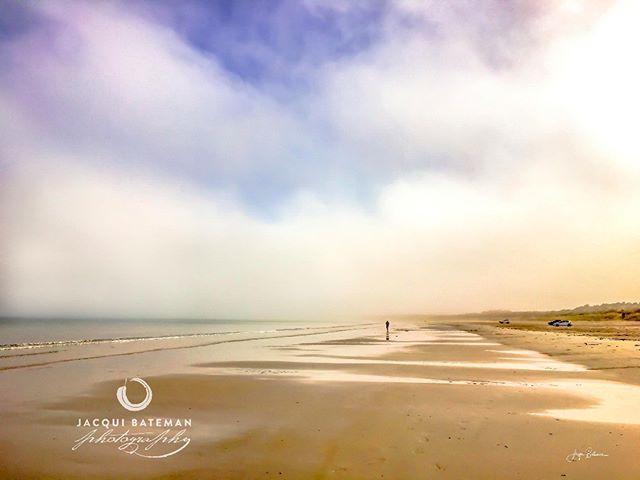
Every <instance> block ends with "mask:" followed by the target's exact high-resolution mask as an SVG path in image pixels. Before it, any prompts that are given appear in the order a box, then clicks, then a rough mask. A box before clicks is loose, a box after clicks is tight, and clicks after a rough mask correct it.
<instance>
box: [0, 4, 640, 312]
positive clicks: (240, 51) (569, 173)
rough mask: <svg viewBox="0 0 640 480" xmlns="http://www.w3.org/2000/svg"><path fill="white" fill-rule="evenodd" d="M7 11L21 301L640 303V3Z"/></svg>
mask: <svg viewBox="0 0 640 480" xmlns="http://www.w3.org/2000/svg"><path fill="white" fill-rule="evenodd" d="M0 11H1V15H0V65H1V66H0V129H1V130H2V132H3V137H4V139H3V142H2V143H1V144H0V165H1V166H2V177H1V181H2V187H3V214H2V216H1V217H0V222H2V227H3V228H2V230H3V231H4V232H6V233H5V234H4V238H3V245H4V255H3V258H4V262H3V273H4V275H3V276H4V278H5V279H6V280H5V282H4V286H3V291H2V293H3V297H2V305H1V306H0V307H1V308H2V310H3V311H4V312H5V313H6V314H25V315H29V314H46V315H53V314H56V315H65V314H77V315H101V316H104V315H115V316H131V315H134V316H135V315H143V316H154V315H157V316H188V317H194V316H201V317H208V316H221V317H234V316H236V317H256V318H257V317H281V316H288V317H296V318H297V317H311V316H327V315H362V314H370V313H384V312H414V311H460V310H473V309H476V310H477V309H484V308H498V307H504V308H551V307H563V306H571V305H573V304H582V303H587V302H591V303H600V302H603V301H609V300H611V301H618V300H633V299H637V296H638V294H640V291H638V290H637V287H634V286H633V285H635V283H634V282H632V281H631V279H629V278H627V277H626V275H627V274H626V273H623V274H620V272H627V271H630V270H629V265H636V264H637V262H640V258H639V254H640V252H639V251H638V250H637V247H636V246H635V245H637V239H638V234H639V232H638V228H637V226H636V224H635V223H636V222H633V221H632V219H633V218H635V217H634V215H635V214H636V213H640V208H639V201H638V199H636V198H635V197H634V196H633V195H631V196H629V195H628V192H629V191H631V190H632V189H633V188H634V187H633V186H634V185H635V182H636V181H637V179H638V175H639V172H638V164H637V160H636V159H637V154H638V153H639V152H640V149H639V148H638V140H637V135H636V134H635V131H634V127H633V125H634V124H635V123H634V122H635V113H634V112H636V111H637V108H636V107H638V106H639V105H638V95H637V87H636V85H637V84H638V80H639V78H638V77H639V73H638V69H637V68H636V66H635V64H634V63H633V62H630V61H629V59H630V58H632V57H633V54H634V52H633V49H632V46H633V45H634V44H635V43H636V42H635V40H637V36H638V34H637V33H636V29H635V26H634V23H633V22H634V21H635V20H637V19H638V8H637V7H636V6H634V2H630V1H624V0H620V1H617V2H615V1H580V0H565V1H561V2H546V1H530V0H527V1H524V0H523V1H515V2H502V1H498V0H495V1H494V0H492V1H487V2H472V1H464V2H455V3H454V2H444V1H443V2H440V1H435V0H432V1H426V2H411V1H400V0H398V1H379V2H359V1H356V2H338V1H333V0H332V1H319V0H306V1H298V2H293V1H268V2H267V1H265V2H256V1H252V2H249V1H246V2H245V1H229V2H226V1H224V2H223V1H214V2H204V1H195V0H194V1H186V2H179V3H178V2H170V1H162V2H150V1H148V2H145V1H134V2H117V1H111V2H101V3H93V2H55V1H54V2H46V3H37V2H16V1H7V0H4V1H2V2H0ZM594 226H598V228H599V229H603V230H606V231H617V232H622V233H621V234H620V235H618V236H616V238H613V239H609V238H607V239H606V240H603V239H599V238H595V237H593V236H592V235H591V233H590V232H592V231H593V229H594V228H595V227H594ZM551 232H552V233H551ZM596 256H597V257H598V258H601V259H602V260H601V261H599V262H593V261H592V259H593V258H594V257H596ZM631 270H632V269H631ZM575 275H580V278H588V279H590V280H589V281H587V282H586V283H585V284H584V285H581V286H580V288H578V286H576V285H575V282H574V281H573V280H572V279H573V278H574V276H575Z"/></svg>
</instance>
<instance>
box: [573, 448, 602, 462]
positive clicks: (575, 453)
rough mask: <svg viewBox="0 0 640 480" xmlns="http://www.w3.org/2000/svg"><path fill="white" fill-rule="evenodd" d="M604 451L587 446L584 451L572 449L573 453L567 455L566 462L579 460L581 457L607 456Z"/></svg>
mask: <svg viewBox="0 0 640 480" xmlns="http://www.w3.org/2000/svg"><path fill="white" fill-rule="evenodd" d="M608 456H609V455H607V454H606V453H600V452H596V451H595V450H594V449H593V448H591V447H589V448H587V450H585V451H584V452H579V451H578V449H577V448H576V449H574V450H573V453H570V454H569V455H567V459H566V460H567V462H579V461H580V460H582V459H583V458H593V457H608Z"/></svg>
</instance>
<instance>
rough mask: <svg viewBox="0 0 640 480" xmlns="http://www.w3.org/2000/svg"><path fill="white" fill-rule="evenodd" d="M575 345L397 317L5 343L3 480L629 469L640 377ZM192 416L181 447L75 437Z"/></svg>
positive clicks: (616, 472)
mask: <svg viewBox="0 0 640 480" xmlns="http://www.w3.org/2000/svg"><path fill="white" fill-rule="evenodd" d="M549 335H554V336H555V337H554V338H553V339H550V338H549ZM611 342H614V343H615V342H616V341H615V340H611V341H609V343H611ZM580 343H582V344H584V341H582V342H578V341H576V340H575V338H574V337H572V338H569V337H568V336H567V335H565V334H563V333H561V332H553V333H545V332H509V331H505V330H500V329H496V328H493V327H492V326H490V325H478V324H474V323H458V324H456V323H455V322H449V324H446V323H443V322H442V321H428V320H420V321H417V320H416V321H411V322H404V323H402V324H399V322H393V324H392V329H391V335H390V339H389V341H386V340H385V336H384V328H383V327H382V328H381V326H380V325H378V324H375V325H374V324H372V325H353V326H351V325H343V326H334V327H327V328H316V329H311V330H309V329H304V330H300V331H295V330H294V331H280V332H272V333H268V334H262V335H253V336H248V335H245V336H244V337H243V336H238V337H237V338H227V339H225V340H218V341H216V342H212V341H210V339H209V338H197V339H193V338H189V339H167V340H155V341H147V342H143V341H139V342H129V343H122V344H99V345H84V346H77V345H76V346H72V347H65V348H63V349H60V351H57V352H51V348H47V349H46V350H43V351H37V350H38V349H34V348H32V349H29V350H28V351H19V350H9V351H4V352H3V356H2V357H3V358H2V359H1V361H2V364H0V365H1V367H2V370H0V380H1V383H2V387H3V392H4V393H3V396H2V413H1V416H2V418H1V421H2V425H3V427H2V429H1V430H0V452H1V453H0V474H1V476H2V478H60V479H62V478H64V479H69V478H135V479H138V478H194V479H195V478H212V479H241V478H242V479H253V478H293V479H310V478H315V479H323V478H342V479H370V478H392V479H394V478H400V479H417V478H443V479H459V478H478V479H484V478H486V479H495V478H523V479H529V478H579V479H585V478H593V479H599V478H603V477H604V476H607V477H609V478H616V479H624V478H628V479H632V478H637V477H638V475H639V474H640V466H639V465H638V462H637V457H636V448H635V447H636V445H637V443H638V441H640V414H638V412H637V409H636V406H637V404H638V401H639V400H640V386H638V377H637V374H636V370H635V369H633V368H615V369H611V368H605V369H598V366H599V365H600V366H603V367H607V366H610V364H611V363H612V362H613V363H615V362H616V361H617V362H618V363H619V364H621V363H625V362H627V363H628V362H629V360H630V359H631V358H632V357H631V356H627V355H626V353H625V352H627V350H628V348H630V347H628V346H627V344H629V342H622V341H618V343H619V344H621V345H620V346H619V348H616V346H614V347H613V348H611V347H610V346H605V345H603V346H602V348H601V349H597V348H596V347H594V348H592V349H589V350H588V352H589V354H588V355H585V354H583V353H581V349H580V348H579V346H580V345H579V344H580ZM587 343H589V342H587ZM539 351H544V352H545V353H538V352H539ZM548 354H550V355H548ZM127 377H128V378H131V377H141V378H143V379H144V381H146V382H147V383H148V385H149V386H150V387H151V388H152V390H153V400H152V402H151V403H150V405H149V406H148V407H147V408H146V409H145V410H144V411H140V412H132V411H127V410H125V409H124V408H123V407H122V406H121V405H120V404H119V403H118V401H117V399H116V390H117V389H118V387H119V386H121V385H122V384H123V383H124V379H125V378H127ZM128 385H129V387H128V388H129V394H128V395H129V398H130V400H131V401H132V402H139V401H140V400H141V399H142V397H143V396H144V395H143V390H142V388H141V387H139V385H137V384H135V383H132V382H129V384H128ZM141 420H142V422H141ZM186 420H188V421H189V422H188V427H187V428H185V429H184V430H185V431H184V432H183V433H182V436H181V437H180V438H179V439H178V440H175V441H174V442H173V443H171V442H169V440H159V441H158V442H157V443H155V444H154V445H152V446H151V447H150V448H147V447H148V446H149V444H148V443H145V444H140V445H139V446H138V448H137V450H136V451H135V452H133V451H132V450H134V449H135V448H136V447H135V446H133V445H129V446H126V445H125V440H123V439H122V438H120V443H117V442H116V443H109V442H99V441H95V442H91V441H87V440H86V439H87V438H88V437H86V435H87V434H90V433H91V432H93V436H94V439H97V438H99V435H100V434H102V433H104V432H105V431H106V430H109V429H111V431H112V433H114V434H115V433H119V434H123V433H124V432H125V431H128V433H127V435H130V436H134V434H136V433H140V432H144V433H145V434H148V435H150V436H152V437H153V436H155V435H160V434H162V433H163V432H166V431H167V430H169V431H170V432H169V433H167V434H164V435H165V437H163V438H168V436H169V435H172V436H175V434H176V433H177V432H179V430H181V428H180V426H181V425H184V424H185V421H186ZM133 421H135V422H137V426H136V427H135V428H134V427H132V422H133ZM87 422H88V423H87ZM94 422H95V425H97V426H95V425H94ZM104 422H108V423H109V424H105V423H104ZM167 422H168V423H167ZM175 423H178V427H175V428H174V424H175ZM114 424H115V425H114ZM141 424H142V425H141ZM83 437H84V438H85V441H84V442H82V441H80V442H79V440H80V439H81V438H83ZM156 438H158V437H156ZM185 439H187V440H185ZM78 443H80V445H77V444H78ZM185 443H186V445H185ZM123 446H124V448H123ZM181 447H182V448H181ZM74 448H75V449H74ZM178 449H179V451H177V452H175V453H171V452H173V451H175V450H178ZM35 452H37V455H35ZM165 454H169V455H168V456H166V457H163V458H149V457H156V456H158V457H161V456H163V455H165ZM605 455H606V456H605Z"/></svg>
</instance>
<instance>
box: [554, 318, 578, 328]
mask: <svg viewBox="0 0 640 480" xmlns="http://www.w3.org/2000/svg"><path fill="white" fill-rule="evenodd" d="M548 324H549V325H551V326H552V327H572V326H573V323H571V320H560V319H556V320H551V321H550V322H549V323H548Z"/></svg>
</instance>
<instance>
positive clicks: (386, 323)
mask: <svg viewBox="0 0 640 480" xmlns="http://www.w3.org/2000/svg"><path fill="white" fill-rule="evenodd" d="M384 325H385V326H386V327H387V340H389V320H387V321H386V322H385V324H384Z"/></svg>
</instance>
